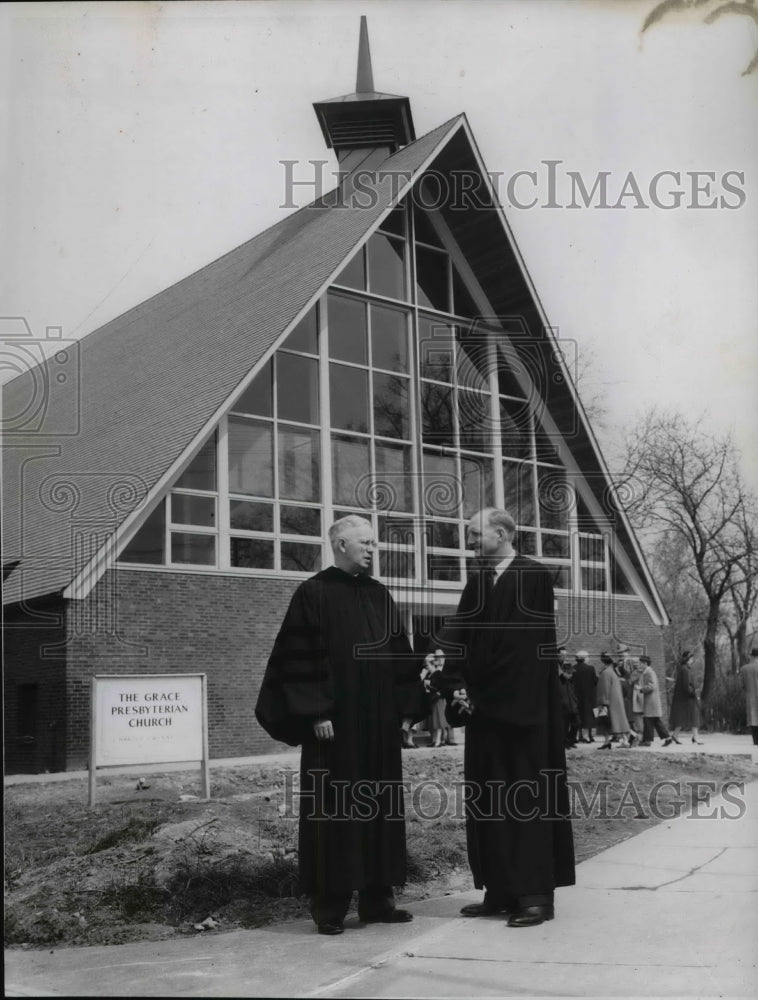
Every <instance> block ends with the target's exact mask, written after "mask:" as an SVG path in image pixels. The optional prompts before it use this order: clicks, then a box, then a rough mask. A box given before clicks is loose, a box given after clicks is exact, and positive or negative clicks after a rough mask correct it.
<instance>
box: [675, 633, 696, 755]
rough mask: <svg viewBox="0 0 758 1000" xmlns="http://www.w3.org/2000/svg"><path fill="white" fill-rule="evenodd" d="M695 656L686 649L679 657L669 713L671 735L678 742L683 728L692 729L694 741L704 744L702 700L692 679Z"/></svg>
mask: <svg viewBox="0 0 758 1000" xmlns="http://www.w3.org/2000/svg"><path fill="white" fill-rule="evenodd" d="M694 659H695V657H694V656H693V655H692V653H690V652H689V650H685V651H684V652H683V653H682V655H681V656H680V658H679V665H678V666H677V668H676V680H675V681H674V693H673V695H672V696H671V711H670V713H669V727H670V729H671V735H672V737H673V738H674V740H676V742H677V743H678V742H679V741H678V740H677V737H678V736H679V733H680V732H681V730H682V729H691V730H692V742H693V743H697V744H699V745H700V746H702V740H700V739H698V737H699V732H698V730H699V728H700V702H699V701H698V698H697V691H696V690H695V682H694V681H693V679H692V670H691V664H692V661H693V660H694Z"/></svg>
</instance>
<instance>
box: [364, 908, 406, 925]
mask: <svg viewBox="0 0 758 1000" xmlns="http://www.w3.org/2000/svg"><path fill="white" fill-rule="evenodd" d="M358 919H359V920H360V921H361V923H362V924H407V923H410V921H411V920H413V914H412V913H409V912H408V910H398V909H397V908H395V909H392V910H387V911H385V912H384V913H379V914H377V915H376V916H373V917H363V916H361V914H360V913H359V914H358Z"/></svg>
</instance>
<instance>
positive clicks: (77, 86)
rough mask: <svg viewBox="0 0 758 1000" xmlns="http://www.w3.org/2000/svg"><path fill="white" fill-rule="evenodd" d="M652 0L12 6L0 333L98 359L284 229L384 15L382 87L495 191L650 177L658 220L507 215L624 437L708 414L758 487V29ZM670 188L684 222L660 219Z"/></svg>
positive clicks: (653, 216) (1, 170)
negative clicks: (60, 340)
mask: <svg viewBox="0 0 758 1000" xmlns="http://www.w3.org/2000/svg"><path fill="white" fill-rule="evenodd" d="M654 4H655V0H649V2H648V0H645V2H637V0H628V2H625V0H624V2H620V0H614V2H611V0H606V2H600V0H562V2H554V0H493V2H477V3H472V2H471V0H447V2H444V3H443V2H437V0H416V2H400V0H397V2H394V0H374V2H367V3H357V2H347V0H332V2H319V0H316V2H309V3H307V4H306V3H303V2H297V3H293V2H286V0H271V2H250V3H246V2H236V3H229V4H227V3H220V2H219V3H211V4H208V3H171V4H160V3H154V4H153V3H108V4H105V3H65V4H57V3H37V4H11V3H7V4H4V5H2V7H0V66H2V67H4V69H3V70H0V73H2V74H3V77H0V79H2V97H3V100H2V104H1V105H0V135H2V137H3V140H4V141H3V142H2V147H3V150H4V152H3V153H2V154H0V155H2V156H3V159H2V160H1V161H0V182H2V187H1V188H0V190H2V191H3V192H4V197H3V199H2V200H0V229H1V230H2V232H3V236H4V239H3V248H2V251H0V253H2V256H1V257H0V303H1V305H0V309H1V310H2V315H3V316H17V315H21V316H24V317H26V318H27V320H28V322H29V323H30V325H31V327H32V329H33V330H34V332H35V334H36V335H38V336H44V330H45V327H46V326H61V327H62V328H63V336H64V337H67V338H79V337H81V336H83V335H85V334H87V333H89V332H90V331H92V330H94V329H96V328H97V327H99V326H101V325H102V324H103V323H105V322H106V321H107V320H109V319H111V318H113V317H114V316H117V315H119V314H120V313H122V312H123V311H124V310H126V309H128V308H130V307H131V306H133V305H136V304H137V303H139V302H141V301H142V300H144V299H145V298H147V297H148V296H149V295H152V294H154V293H155V292H157V291H160V290H161V289H162V288H164V287H166V286H167V285H169V284H171V283H173V282H174V281H176V280H178V279H179V278H182V277H183V276H185V275H186V274H188V273H190V272H191V271H193V270H195V269H197V268H198V267H201V266H202V265H203V264H205V263H207V262H208V261H210V260H212V259H214V258H215V257H217V256H219V255H220V254H222V253H225V252H227V251H228V250H230V249H232V248H233V247H235V246H237V245H238V244H240V243H242V242H244V241H245V240H247V239H249V238H250V237H251V236H253V235H255V234H256V233H257V232H259V231H260V230H261V229H263V228H265V227H266V226H269V225H271V224H272V223H274V222H276V221H277V220H278V219H280V218H282V217H283V216H284V215H286V214H288V211H285V210H283V209H281V208H279V207H278V206H279V205H280V204H281V203H282V202H283V200H284V193H283V180H284V171H283V168H282V167H281V166H280V163H279V161H280V160H283V159H290V160H292V159H296V160H300V161H303V163H305V162H306V161H308V160H309V159H319V158H320V159H328V160H329V167H330V168H331V166H332V164H333V162H334V161H333V158H332V155H331V153H330V152H329V151H327V150H326V148H325V146H324V142H323V139H322V136H321V132H320V129H319V127H318V124H317V122H316V118H315V115H314V114H313V111H312V108H311V104H312V102H313V101H316V100H320V99H323V98H328V97H334V96H337V95H340V94H345V93H349V92H351V91H352V90H353V89H354V83H355V60H356V52H357V39H358V25H359V16H360V15H361V14H366V15H367V16H368V23H369V33H370V38H371V50H372V59H373V68H374V79H375V84H376V87H377V89H378V90H381V91H385V92H389V93H396V94H405V95H407V96H408V97H410V99H411V106H412V110H413V115H414V120H415V125H416V132H417V134H418V135H422V134H423V133H425V132H427V131H429V130H430V129H432V128H434V127H436V126H437V125H439V124H440V123H441V122H443V121H445V120H447V119H449V118H451V117H453V116H454V115H456V114H458V113H459V112H462V111H465V112H466V113H467V115H468V117H469V121H470V123H471V126H472V128H473V131H474V135H475V136H476V139H477V141H478V143H479V146H480V149H481V151H482V154H483V156H484V160H485V163H486V164H487V167H488V168H489V170H490V171H501V172H502V173H503V174H504V176H505V179H507V178H508V177H510V176H512V175H513V174H515V173H516V172H517V171H521V170H527V171H536V172H537V174H538V183H537V192H536V193H537V195H538V196H539V197H540V199H541V202H543V203H544V201H545V200H546V199H547V168H546V167H545V166H544V165H543V164H542V162H541V161H543V160H548V159H553V160H560V161H562V163H561V164H560V165H559V166H558V168H557V173H558V190H557V193H558V201H559V202H562V203H564V204H565V203H566V202H568V201H569V188H568V180H567V177H566V171H568V170H573V171H580V172H581V173H582V175H583V177H584V179H585V181H586V183H587V184H588V186H590V185H591V183H592V181H593V180H594V177H595V175H596V174H597V172H598V171H601V170H606V171H610V177H609V179H608V200H609V201H610V203H611V204H613V203H615V202H616V201H617V199H618V196H619V193H620V192H621V189H622V186H623V184H624V180H625V178H626V176H627V174H628V173H629V171H632V172H633V174H634V176H635V179H636V180H637V182H638V184H639V187H640V190H641V192H642V195H643V198H644V201H645V203H646V204H648V205H651V207H650V208H647V209H637V208H633V207H632V206H633V205H634V199H633V198H632V197H629V198H626V199H625V201H624V202H623V204H624V205H626V207H625V208H621V209H615V210H614V209H604V210H603V209H598V208H589V209H585V208H579V209H574V210H569V209H565V208H558V209H556V208H546V207H543V206H542V205H539V206H537V207H534V208H531V209H529V210H519V209H517V208H510V209H509V208H508V205H507V204H506V212H507V214H508V217H509V219H510V222H511V225H512V227H513V229H514V232H515V235H516V238H517V241H518V243H519V246H520V248H521V251H522V253H523V255H524V257H525V259H526V262H527V265H528V267H529V269H530V271H531V274H532V277H533V279H534V281H535V284H536V287H537V289H538V291H539V294H540V296H541V298H542V301H543V304H544V305H545V308H546V311H547V314H548V317H549V319H550V322H551V324H552V325H553V326H556V327H558V329H559V334H560V336H561V338H563V339H575V340H576V341H577V342H578V343H579V344H580V346H581V347H584V348H585V349H587V348H590V349H594V351H595V353H596V354H597V358H598V362H599V364H598V368H599V373H600V376H601V378H602V380H603V381H604V382H606V383H607V388H608V394H609V398H610V418H611V421H612V422H613V424H614V425H616V426H617V427H622V428H623V427H628V426H629V425H630V424H631V423H632V422H633V420H634V419H635V416H636V415H637V414H638V413H639V412H641V411H642V410H644V409H646V408H649V407H650V406H652V405H655V404H665V405H669V406H672V407H677V408H680V409H681V410H683V411H684V412H685V413H686V414H687V415H688V416H689V417H696V416H699V415H700V414H703V413H705V414H706V425H707V426H708V428H709V429H712V430H713V431H714V432H717V433H721V432H723V431H725V430H728V429H729V428H732V429H733V430H734V432H735V436H736V438H737V440H738V443H739V445H740V447H741V448H742V450H743V455H744V466H745V471H746V473H747V475H748V478H749V480H750V481H751V483H752V484H753V486H754V487H756V488H758V449H756V448H755V445H754V444H752V438H753V429H754V428H755V427H756V426H758V407H757V406H756V391H755V382H756V375H757V374H758V365H756V360H757V356H758V337H756V316H757V315H758V308H757V307H758V278H757V276H758V239H757V238H756V234H757V233H758V128H757V127H756V124H757V123H758V72H756V73H754V74H753V75H752V76H749V77H743V76H741V72H742V70H743V69H744V68H745V66H746V65H747V64H748V62H749V60H750V58H751V57H752V55H753V53H754V51H755V49H756V47H758V32H756V30H755V26H754V25H753V23H752V21H750V19H748V18H745V17H738V16H733V17H723V18H721V19H720V20H719V21H717V22H716V23H714V24H713V25H710V26H707V25H704V24H703V23H702V16H703V13H704V12H706V11H707V10H708V9H709V8H707V7H706V8H701V9H700V10H699V11H697V12H694V13H689V14H686V15H670V16H669V17H668V18H667V19H665V20H664V21H663V22H661V23H660V24H658V25H656V26H655V27H653V28H652V29H650V30H649V31H648V32H647V33H646V34H645V36H641V35H640V28H641V25H642V22H643V20H644V18H645V16H646V14H647V13H648V12H649V11H650V10H651V9H652V7H653V6H654ZM664 170H671V171H679V172H680V173H681V174H682V178H681V180H682V184H681V188H682V190H684V191H685V194H684V196H683V198H682V207H680V208H678V209H673V210H670V211H667V210H664V209H661V208H657V207H655V205H653V204H652V202H651V200H650V196H649V191H648V187H649V184H650V181H651V179H652V178H653V177H654V175H655V174H657V173H658V172H660V171H664ZM303 171H304V172H305V168H303ZM686 171H713V172H715V174H716V181H715V183H714V184H713V185H712V188H713V190H712V192H711V193H710V194H703V195H700V200H701V201H702V202H710V201H712V200H713V197H714V195H715V197H716V198H717V199H718V198H720V197H722V196H723V197H724V198H725V199H726V200H727V201H728V202H729V203H730V204H732V205H734V204H737V203H738V200H743V201H744V204H742V205H741V207H739V208H736V209H731V210H730V209H728V208H724V207H716V208H712V209H706V208H700V209H698V208H693V207H685V206H691V205H692V193H691V182H690V180H689V179H688V178H687V177H686V175H685V172H686ZM728 171H737V172H741V173H743V174H744V181H740V180H739V179H737V178H736V177H734V176H733V177H732V178H731V181H729V183H731V184H732V185H733V186H734V187H736V188H738V189H739V190H740V191H741V192H742V195H740V196H739V199H738V196H737V195H736V194H734V193H732V192H730V191H728V190H727V189H726V187H725V186H724V182H723V175H724V174H725V173H726V172H728ZM303 176H304V173H303ZM703 183H705V182H703ZM674 187H676V185H675V183H674V182H673V180H671V179H668V180H667V181H665V182H663V181H662V182H661V188H660V191H661V199H662V200H664V199H667V198H668V197H669V195H668V192H669V191H670V190H671V189H672V188H674ZM516 191H517V195H518V197H519V198H521V199H522V200H524V201H526V200H529V198H530V197H531V196H533V191H532V190H531V189H530V183H529V181H528V179H523V178H522V180H521V181H520V182H519V186H518V187H517V189H516ZM501 194H502V198H503V199H505V198H506V192H505V183H504V181H503V182H502V186H501ZM312 197H313V192H312V191H310V190H308V189H301V190H300V191H298V192H297V193H296V201H297V203H298V204H304V203H305V202H307V201H310V200H311V199H312ZM9 357H10V355H8V353H7V348H6V354H5V358H6V360H5V361H4V364H5V365H6V366H7V370H6V371H5V372H3V373H2V378H3V380H4V379H6V378H8V377H10V376H11V375H15V374H16V372H15V371H13V370H12V364H13V362H12V359H11V361H10V362H9V361H8V358H9ZM83 391H85V392H86V386H83ZM605 437H606V438H607V435H606V436H605Z"/></svg>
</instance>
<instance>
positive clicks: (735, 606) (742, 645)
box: [723, 497, 758, 672]
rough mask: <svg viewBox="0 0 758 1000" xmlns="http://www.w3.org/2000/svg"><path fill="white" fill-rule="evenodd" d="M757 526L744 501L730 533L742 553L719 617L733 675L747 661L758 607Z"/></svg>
mask: <svg viewBox="0 0 758 1000" xmlns="http://www.w3.org/2000/svg"><path fill="white" fill-rule="evenodd" d="M751 501H752V502H751ZM757 523H758V518H756V512H755V507H754V500H752V498H750V497H746V498H745V503H744V504H743V505H742V506H741V507H740V509H739V510H738V512H737V515H736V517H735V526H734V530H735V532H736V533H737V534H738V535H739V539H740V545H739V548H740V549H741V550H742V553H741V555H740V557H739V558H738V559H737V561H736V562H735V566H734V572H733V574H732V581H731V583H730V585H729V590H728V598H729V600H728V601H727V607H726V609H725V613H724V616H723V621H724V627H725V630H726V631H727V633H728V635H729V641H730V646H731V658H732V672H736V671H737V670H738V669H739V667H740V666H741V664H743V663H745V661H746V660H747V658H748V655H749V652H750V651H749V649H748V636H749V635H750V634H752V632H753V631H754V624H755V614H756V607H757V606H758V537H757V532H756V524H757Z"/></svg>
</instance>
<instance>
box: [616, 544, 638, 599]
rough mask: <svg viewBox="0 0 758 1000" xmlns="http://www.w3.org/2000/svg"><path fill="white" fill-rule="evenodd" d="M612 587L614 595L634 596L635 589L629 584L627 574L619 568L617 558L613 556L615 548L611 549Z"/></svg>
mask: <svg viewBox="0 0 758 1000" xmlns="http://www.w3.org/2000/svg"><path fill="white" fill-rule="evenodd" d="M610 556H611V586H612V588H613V593H614V594H629V595H633V594H634V587H632V585H631V583H630V582H629V580H628V578H627V576H626V573H624V571H623V570H622V568H621V567H620V566H619V564H618V561H617V560H616V557H615V556H614V554H613V548H612V547H611V552H610Z"/></svg>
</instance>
